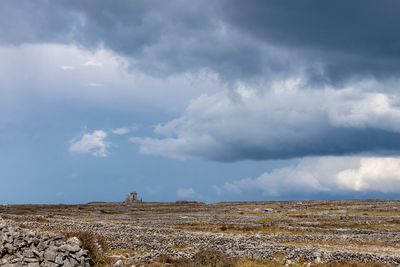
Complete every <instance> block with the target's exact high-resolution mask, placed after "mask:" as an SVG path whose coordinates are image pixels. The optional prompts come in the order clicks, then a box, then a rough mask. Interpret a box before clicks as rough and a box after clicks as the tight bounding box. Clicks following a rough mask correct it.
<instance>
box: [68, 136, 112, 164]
mask: <svg viewBox="0 0 400 267" xmlns="http://www.w3.org/2000/svg"><path fill="white" fill-rule="evenodd" d="M106 138H107V133H106V132H105V131H102V130H97V131H93V132H92V133H85V134H83V136H82V137H81V138H80V139H74V140H72V141H71V144H70V147H69V150H70V152H73V153H82V154H86V153H90V154H92V155H93V156H95V157H107V156H108V151H107V148H108V147H109V146H110V145H111V142H108V141H106Z"/></svg>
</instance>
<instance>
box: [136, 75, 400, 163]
mask: <svg viewBox="0 0 400 267" xmlns="http://www.w3.org/2000/svg"><path fill="white" fill-rule="evenodd" d="M266 87H267V88H263V89H260V88H252V87H249V86H245V85H239V86H238V87H237V88H236V89H235V90H227V91H223V92H219V93H216V94H212V95H203V96H201V97H199V98H197V99H195V100H193V101H192V102H190V104H189V105H188V107H187V108H186V110H185V111H184V112H183V113H182V114H181V116H180V117H178V118H177V119H174V120H171V121H169V122H167V123H164V124H160V125H158V126H157V127H156V130H155V132H156V134H158V135H159V137H158V138H149V137H147V138H132V139H131V141H133V142H135V143H138V144H139V145H140V151H141V152H142V153H145V154H155V155H163V156H167V157H172V158H186V157H192V156H197V157H201V158H206V159H211V160H222V161H224V160H228V161H229V160H242V159H270V158H293V157H301V156H310V155H335V154H339V155H340V154H347V153H359V152H365V151H367V152H375V151H379V150H391V149H394V150H399V148H400V143H398V142H395V141H393V142H386V141H385V140H384V139H385V138H386V136H385V134H386V135H390V134H392V135H390V136H391V137H393V135H396V134H399V133H400V96H399V95H398V94H396V93H391V92H389V90H385V87H388V85H386V84H379V83H376V82H374V81H365V82H363V83H357V84H350V85H348V86H345V87H343V88H331V87H325V88H318V89H315V88H307V86H306V85H305V83H304V82H303V81H302V80H301V79H289V80H286V81H284V82H274V83H272V84H270V85H269V86H266ZM376 88H379V89H380V91H378V90H377V89H376ZM377 133H380V134H382V135H381V137H380V138H374V134H377ZM382 136H384V137H382ZM387 140H388V139H387Z"/></svg>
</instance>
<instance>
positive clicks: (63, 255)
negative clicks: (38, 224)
mask: <svg viewBox="0 0 400 267" xmlns="http://www.w3.org/2000/svg"><path fill="white" fill-rule="evenodd" d="M89 261H90V258H89V255H88V252H87V251H86V250H84V249H83V248H82V244H81V242H80V240H79V239H78V238H76V237H72V238H69V239H68V240H67V241H65V240H64V237H63V236H62V235H60V234H53V233H37V232H33V231H31V230H28V229H23V228H19V227H14V226H10V225H7V224H6V223H5V222H2V221H0V266H4V267H20V266H28V267H39V266H47V267H58V266H65V267H74V266H90V264H89Z"/></svg>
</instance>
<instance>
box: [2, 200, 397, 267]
mask: <svg viewBox="0 0 400 267" xmlns="http://www.w3.org/2000/svg"><path fill="white" fill-rule="evenodd" d="M0 216H1V220H0V225H2V226H1V227H0V234H1V235H0V266H15V267H16V266H38V265H39V266H88V265H97V266H113V265H114V266H132V265H135V266H147V265H148V266H201V265H203V266H260V267H261V266H284V265H286V266H288V265H292V266H346V265H347V266H399V265H400V202H399V201H372V200H371V201H308V202H245V203H244V202H241V203H232V202H231V203H218V204H203V203H187V202H183V203H146V202H144V203H138V204H133V205H124V204H122V203H90V204H86V205H2V206H0ZM1 231H3V232H1ZM6 232H7V233H10V232H11V233H13V234H12V235H11V234H5V233H6ZM43 235H45V237H46V238H45V239H43V238H41V237H43ZM74 236H76V237H78V238H79V239H80V242H78V241H77V240H76V238H74ZM5 238H6V239H7V241H4V239H5ZM10 238H11V239H12V240H11V239H10ZM28 238H31V239H32V240H35V242H36V245H39V244H45V245H46V246H47V247H46V246H45V247H43V246H44V245H41V247H40V249H38V248H37V247H36V245H35V246H34V245H32V244H33V243H32V242H33V241H32V240H31V241H32V242H31V243H29V242H28V241H29V240H28ZM14 239H15V240H25V239H27V240H28V241H27V240H25V243H26V244H25V243H24V244H23V246H21V247H18V246H17V245H16V244H14V243H15V242H14V241H13V240H14ZM17 243H18V242H17ZM12 246H14V247H12ZM16 246H17V247H16ZM49 246H50V247H51V251H53V252H54V253H53V254H50V256H49V253H48V252H47V253H46V251H47V249H48V247H49ZM71 246H72V247H74V249H73V250H72V251H70V250H69V249H70V248H71ZM60 247H61V248H60ZM78 249H79V250H78ZM26 251H28V252H26ZM36 252H37V253H38V254H37V255H36ZM24 253H25V254H24ZM86 253H87V254H88V256H86ZM27 255H28V256H29V257H30V258H29V257H27ZM35 255H36V256H35ZM46 256H48V257H49V258H46ZM53 256H54V257H53ZM88 257H91V259H90V260H89V258H88ZM56 258H57V261H56ZM27 259H28V260H27ZM7 264H8V265H7ZM10 264H13V265H10ZM29 264H30V265H29Z"/></svg>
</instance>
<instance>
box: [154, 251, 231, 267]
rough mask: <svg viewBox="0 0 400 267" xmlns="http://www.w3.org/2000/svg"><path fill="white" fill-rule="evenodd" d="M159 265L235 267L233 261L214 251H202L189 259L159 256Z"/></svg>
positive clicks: (176, 266)
mask: <svg viewBox="0 0 400 267" xmlns="http://www.w3.org/2000/svg"><path fill="white" fill-rule="evenodd" d="M158 262H159V263H160V264H164V265H167V264H170V265H172V266H175V267H199V266H200V267H235V266H236V265H235V260H234V259H232V258H229V257H227V256H226V255H225V254H223V253H221V252H218V251H215V250H204V251H200V252H198V253H196V254H195V255H194V256H193V257H192V258H191V259H172V258H170V257H168V256H161V257H160V258H159V259H158ZM164 265H160V266H164Z"/></svg>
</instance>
